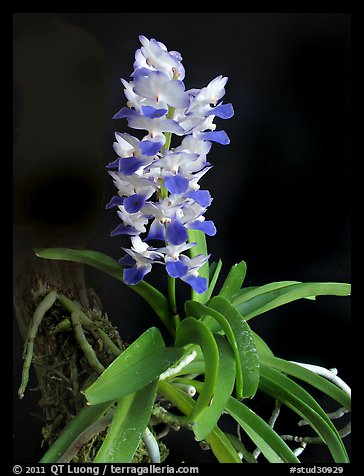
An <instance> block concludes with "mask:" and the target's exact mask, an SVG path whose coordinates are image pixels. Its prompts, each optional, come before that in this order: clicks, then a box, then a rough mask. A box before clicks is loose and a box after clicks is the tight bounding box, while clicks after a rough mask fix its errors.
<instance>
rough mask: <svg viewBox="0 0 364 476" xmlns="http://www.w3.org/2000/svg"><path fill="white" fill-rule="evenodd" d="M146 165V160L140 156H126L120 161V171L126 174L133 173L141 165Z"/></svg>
mask: <svg viewBox="0 0 364 476" xmlns="http://www.w3.org/2000/svg"><path fill="white" fill-rule="evenodd" d="M142 165H144V160H143V159H139V158H138V157H124V158H122V159H120V161H119V172H121V173H122V174H124V175H128V176H129V175H133V173H134V172H136V171H137V170H138V169H140V167H141V166H142Z"/></svg>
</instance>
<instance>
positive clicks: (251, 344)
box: [209, 296, 259, 399]
mask: <svg viewBox="0 0 364 476" xmlns="http://www.w3.org/2000/svg"><path fill="white" fill-rule="evenodd" d="M209 307H210V308H211V309H214V310H215V311H217V312H219V313H220V314H222V315H223V316H224V317H225V318H226V319H227V320H228V321H229V324H230V326H231V329H232V331H233V334H234V337H235V340H236V344H237V346H238V349H239V357H240V366H241V375H242V382H243V388H242V393H240V392H241V389H240V388H239V387H238V386H237V389H236V390H237V398H238V399H240V398H241V396H242V397H245V398H252V397H253V396H254V395H255V393H256V391H257V388H258V383H259V356H258V352H257V348H256V345H255V341H254V335H253V333H252V331H251V329H250V327H249V325H248V324H247V323H246V321H245V320H244V318H243V317H242V316H241V314H240V313H239V312H238V311H237V309H236V308H235V307H234V306H233V305H232V304H230V302H229V301H228V300H227V299H225V298H224V297H222V296H215V297H213V298H212V299H211V300H210V302H209Z"/></svg>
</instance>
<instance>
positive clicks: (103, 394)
mask: <svg viewBox="0 0 364 476" xmlns="http://www.w3.org/2000/svg"><path fill="white" fill-rule="evenodd" d="M182 354H183V349H178V348H170V347H168V348H167V347H165V345H164V341H163V338H162V336H161V333H160V331H159V330H158V329H157V328H156V327H151V328H150V329H148V330H146V331H145V332H144V333H143V334H142V335H141V336H140V337H139V338H138V339H137V340H136V341H134V342H133V343H132V344H131V345H130V346H129V347H128V348H127V349H126V350H125V351H124V352H123V353H122V354H120V355H119V357H117V358H116V359H115V360H114V361H113V362H112V363H111V364H110V365H109V366H108V367H107V369H106V370H105V371H104V372H103V373H102V374H101V375H100V376H99V378H98V379H97V380H96V381H95V382H94V383H93V384H92V385H91V386H90V387H88V388H87V389H86V390H85V392H84V394H85V396H86V398H87V400H88V402H89V404H91V405H95V404H98V403H101V402H106V401H111V400H119V399H120V398H121V397H124V396H125V395H128V394H130V393H134V392H136V391H138V390H140V389H141V388H143V387H145V386H146V385H148V384H149V383H150V382H152V381H153V380H155V379H156V378H157V377H159V375H160V374H161V373H162V372H164V371H165V370H166V369H167V368H168V367H170V366H171V365H172V364H173V363H175V362H176V361H177V360H178V359H179V358H180V357H181V356H182Z"/></svg>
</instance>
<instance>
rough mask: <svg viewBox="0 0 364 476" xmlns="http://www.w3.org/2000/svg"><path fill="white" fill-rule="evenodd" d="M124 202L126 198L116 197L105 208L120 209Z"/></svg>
mask: <svg viewBox="0 0 364 476" xmlns="http://www.w3.org/2000/svg"><path fill="white" fill-rule="evenodd" d="M123 202H124V197H120V195H114V196H113V197H112V199H111V200H110V202H109V203H108V204H107V205H105V208H106V209H107V210H108V209H109V208H114V207H118V206H119V205H122V204H123Z"/></svg>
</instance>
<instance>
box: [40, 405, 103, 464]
mask: <svg viewBox="0 0 364 476" xmlns="http://www.w3.org/2000/svg"><path fill="white" fill-rule="evenodd" d="M111 404H112V403H110V402H106V403H105V402H104V403H101V404H100V405H92V406H89V405H86V406H85V407H83V408H82V409H81V411H80V412H79V413H77V415H76V416H75V417H74V418H72V420H71V421H70V422H69V423H68V425H67V426H66V427H65V428H64V429H63V431H62V433H61V434H60V435H59V436H58V438H57V439H56V441H55V442H54V443H53V444H52V446H51V447H50V448H49V450H48V451H47V452H46V453H45V454H44V456H43V457H42V459H41V460H40V461H39V462H40V463H56V462H57V461H58V460H59V459H60V457H61V456H62V455H63V454H64V453H65V451H66V450H67V449H68V448H69V447H70V445H71V444H72V443H73V442H74V440H75V439H76V438H77V437H78V436H79V435H80V434H81V433H82V432H83V431H84V430H86V428H88V427H89V426H91V425H92V424H93V423H95V422H96V421H97V420H98V419H99V418H101V417H102V416H103V415H104V414H105V412H106V411H107V410H108V409H109V408H110V406H111Z"/></svg>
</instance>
